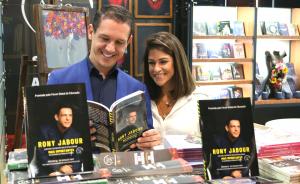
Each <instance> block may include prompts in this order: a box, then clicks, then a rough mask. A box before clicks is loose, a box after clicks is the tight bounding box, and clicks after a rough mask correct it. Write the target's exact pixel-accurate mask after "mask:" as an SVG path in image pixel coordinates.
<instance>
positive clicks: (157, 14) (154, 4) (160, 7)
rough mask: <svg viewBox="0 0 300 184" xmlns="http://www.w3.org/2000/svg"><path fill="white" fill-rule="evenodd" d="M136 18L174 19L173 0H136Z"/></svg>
mask: <svg viewBox="0 0 300 184" xmlns="http://www.w3.org/2000/svg"><path fill="white" fill-rule="evenodd" d="M134 5H135V6H136V8H135V12H134V14H135V17H136V18H172V16H173V13H172V12H173V0H135V4H134Z"/></svg>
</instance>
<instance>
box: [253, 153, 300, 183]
mask: <svg viewBox="0 0 300 184" xmlns="http://www.w3.org/2000/svg"><path fill="white" fill-rule="evenodd" d="M258 162H259V172H260V174H261V175H262V176H272V177H273V178H276V179H278V180H281V181H282V182H284V183H300V182H299V181H300V156H278V157H272V158H263V159H259V160H258Z"/></svg>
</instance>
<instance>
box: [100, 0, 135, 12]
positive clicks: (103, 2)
mask: <svg viewBox="0 0 300 184" xmlns="http://www.w3.org/2000/svg"><path fill="white" fill-rule="evenodd" d="M131 1H132V0H99V5H100V6H99V8H100V9H101V8H102V7H103V6H107V5H119V6H123V7H125V8H126V9H127V10H129V12H130V13H132V3H131Z"/></svg>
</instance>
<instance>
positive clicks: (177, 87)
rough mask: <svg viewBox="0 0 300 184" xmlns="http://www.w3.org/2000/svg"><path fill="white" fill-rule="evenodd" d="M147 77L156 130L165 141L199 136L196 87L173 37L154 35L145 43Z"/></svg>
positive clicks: (179, 47)
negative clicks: (186, 136) (169, 136)
mask: <svg viewBox="0 0 300 184" xmlns="http://www.w3.org/2000/svg"><path fill="white" fill-rule="evenodd" d="M144 69H145V70H144V71H145V73H144V77H145V84H146V86H147V87H148V90H149V93H150V97H151V108H152V114H153V126H154V128H155V129H157V130H159V131H160V132H161V135H162V137H164V136H165V135H171V134H173V135H174V134H177V135H179V134H184V135H197V136H200V129H199V118H198V106H197V101H196V99H195V98H194V97H193V95H192V93H193V91H194V90H195V83H194V80H193V78H192V74H191V72H190V69H189V64H188V60H187V57H186V54H185V52H184V49H183V47H182V45H181V43H180V41H179V40H178V39H177V38H176V37H175V36H174V35H172V34H171V33H167V32H158V33H155V34H152V35H151V36H150V37H149V38H148V39H147V43H146V50H145V55H144Z"/></svg>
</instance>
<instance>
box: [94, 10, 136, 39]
mask: <svg viewBox="0 0 300 184" xmlns="http://www.w3.org/2000/svg"><path fill="white" fill-rule="evenodd" d="M103 19H112V20H114V21H116V22H120V23H127V24H128V25H129V27H130V34H131V33H132V32H133V17H132V15H131V14H130V12H129V11H128V10H127V9H126V8H124V7H123V6H116V5H109V6H104V7H103V8H102V10H98V11H97V13H96V14H95V16H94V19H93V28H94V31H95V32H96V31H97V29H98V27H99V25H100V24H101V21H102V20H103Z"/></svg>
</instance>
